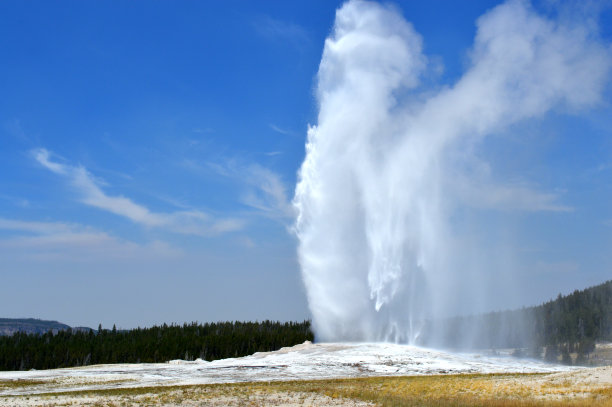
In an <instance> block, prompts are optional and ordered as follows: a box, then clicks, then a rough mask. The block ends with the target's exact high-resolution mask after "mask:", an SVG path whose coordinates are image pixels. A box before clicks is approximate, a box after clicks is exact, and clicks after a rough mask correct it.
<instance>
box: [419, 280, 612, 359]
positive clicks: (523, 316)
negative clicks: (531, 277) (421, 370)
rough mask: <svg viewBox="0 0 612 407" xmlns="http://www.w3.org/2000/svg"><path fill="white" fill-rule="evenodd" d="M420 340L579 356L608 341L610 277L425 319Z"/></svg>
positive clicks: (611, 334) (611, 325)
mask: <svg viewBox="0 0 612 407" xmlns="http://www.w3.org/2000/svg"><path fill="white" fill-rule="evenodd" d="M421 341H422V343H423V344H426V345H437V346H445V347H455V348H481V349H482V348H516V349H522V351H521V350H519V351H518V352H523V353H526V356H533V357H538V356H541V354H542V353H543V351H544V349H546V354H545V356H544V357H545V358H546V359H549V360H557V359H558V358H562V359H563V360H568V358H569V353H577V354H578V357H579V358H580V357H584V356H585V355H587V354H588V353H590V352H592V351H593V349H594V347H595V342H597V341H612V281H608V282H606V283H603V284H600V285H597V286H594V287H590V288H587V289H584V290H576V291H574V292H573V293H571V294H569V295H566V296H562V295H559V296H558V297H557V298H556V299H555V300H551V301H548V302H546V303H544V304H542V305H539V306H535V307H529V308H522V309H519V310H512V311H500V312H491V313H487V314H483V315H475V316H468V317H456V318H449V319H445V320H440V321H429V322H428V323H427V324H426V327H425V330H424V334H423V335H422V337H421Z"/></svg>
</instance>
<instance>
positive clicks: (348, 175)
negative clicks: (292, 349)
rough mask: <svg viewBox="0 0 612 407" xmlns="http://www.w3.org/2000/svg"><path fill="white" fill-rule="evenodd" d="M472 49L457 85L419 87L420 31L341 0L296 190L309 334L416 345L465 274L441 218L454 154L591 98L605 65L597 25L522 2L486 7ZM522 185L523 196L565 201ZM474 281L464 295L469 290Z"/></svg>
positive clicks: (459, 197)
mask: <svg viewBox="0 0 612 407" xmlns="http://www.w3.org/2000/svg"><path fill="white" fill-rule="evenodd" d="M469 55H470V63H469V66H468V68H467V69H466V71H465V73H464V75H463V76H462V77H461V78H460V79H459V80H458V81H457V82H456V83H455V84H454V85H453V86H450V87H448V86H447V87H442V86H440V87H432V86H431V84H429V85H427V86H425V85H423V83H424V82H427V83H429V82H430V81H429V80H428V81H425V80H423V78H431V77H432V75H431V74H430V73H429V71H431V70H432V68H431V67H430V64H429V62H428V59H427V57H426V56H425V55H424V54H423V52H422V39H421V37H420V36H419V35H418V34H417V33H416V32H415V30H414V29H413V27H412V26H411V24H410V23H408V22H407V21H406V20H405V19H404V18H403V17H402V16H401V15H400V13H399V12H398V11H397V10H396V9H395V8H393V7H392V6H386V5H380V4H377V3H371V2H366V1H349V2H347V3H346V4H344V5H343V6H342V7H341V8H340V9H339V10H338V11H337V13H336V21H335V24H334V28H333V32H332V34H331V35H330V37H329V38H328V39H327V40H326V42H325V48H324V51H323V57H322V60H321V64H320V67H319V72H318V84H317V99H318V103H319V115H318V123H317V125H316V126H312V127H311V128H310V129H309V130H308V140H307V144H306V157H305V160H304V162H303V164H302V167H301V169H300V172H299V180H298V184H297V186H296V192H295V197H294V205H295V207H296V209H297V214H298V215H297V220H296V224H295V229H296V233H297V236H298V238H299V247H298V256H299V260H300V265H301V268H302V275H303V280H304V283H305V286H306V290H307V295H308V301H309V306H310V309H311V312H312V316H313V326H314V329H315V333H316V337H317V339H318V340H321V341H347V340H348V341H394V342H408V343H411V342H414V341H415V340H416V339H417V338H418V335H419V333H420V329H421V323H422V321H423V320H424V319H426V318H431V317H435V316H436V315H440V314H441V313H443V310H444V309H446V308H448V304H449V298H452V297H453V291H454V290H455V289H453V286H455V283H457V284H458V283H459V280H460V279H462V278H465V276H462V274H461V273H462V271H461V270H460V267H459V264H464V265H465V264H466V260H465V256H466V254H465V250H464V248H460V245H459V244H458V243H457V242H458V238H457V237H456V236H457V231H456V230H454V229H453V225H452V223H451V221H450V218H451V216H452V214H453V213H454V211H456V210H457V208H458V207H460V206H461V205H467V203H466V202H465V199H464V198H465V197H464V196H463V195H465V193H464V192H465V188H458V187H457V186H456V184H459V182H458V180H460V179H463V180H465V179H469V178H470V177H469V169H466V168H468V167H469V165H467V164H466V163H465V162H463V161H461V159H457V157H461V156H462V152H464V151H469V150H470V147H471V146H474V145H476V144H477V143H480V142H482V140H483V139H484V138H486V137H494V136H495V134H499V132H501V131H503V130H504V129H507V128H508V127H509V126H511V125H514V124H516V123H519V122H521V121H525V120H529V119H534V118H538V117H541V116H543V115H544V114H546V113H547V112H549V111H551V110H553V109H562V110H563V111H569V112H571V111H575V110H581V109H586V108H589V107H592V106H594V105H595V104H597V103H598V102H600V100H601V98H602V93H603V91H604V87H605V85H606V82H607V80H608V75H609V72H610V68H611V66H612V53H611V48H610V46H609V45H606V44H603V43H602V41H601V40H599V39H598V38H597V34H596V28H595V27H593V26H592V25H590V24H582V23H580V22H567V21H566V22H563V23H562V22H560V21H556V20H553V19H551V18H549V17H545V16H542V15H539V14H538V13H537V12H536V11H535V10H534V9H533V8H532V7H531V5H530V4H529V3H528V2H526V1H509V2H507V3H504V4H502V5H499V6H497V7H496V8H494V9H492V10H490V11H489V12H488V13H487V14H485V15H484V16H482V17H481V18H480V19H479V20H478V21H477V33H476V37H475V40H474V45H473V49H472V50H471V52H470V54H469ZM493 188H494V187H493ZM498 188H501V187H498ZM475 189H478V188H475ZM462 191H463V193H462ZM515 192H516V191H515ZM518 192H519V193H517V194H516V195H517V196H523V197H524V199H525V200H526V202H527V203H525V205H528V204H529V205H537V206H539V209H541V210H563V209H564V208H563V206H561V205H558V204H556V203H555V202H554V197H551V196H550V195H546V194H542V193H538V192H537V191H529V190H524V191H518ZM538 194H539V195H538ZM500 195H504V194H500ZM472 198H473V197H472ZM513 199H518V198H513ZM519 200H520V199H519ZM481 201H482V202H480V203H479V204H481V205H486V204H487V202H488V201H487V200H486V198H484V197H483V198H482V199H481ZM519 205H520V202H519ZM464 285H465V284H464ZM472 286H473V290H474V292H473V293H467V294H466V293H465V292H463V295H477V294H478V293H477V291H478V290H479V289H480V288H479V287H478V284H473V285H472Z"/></svg>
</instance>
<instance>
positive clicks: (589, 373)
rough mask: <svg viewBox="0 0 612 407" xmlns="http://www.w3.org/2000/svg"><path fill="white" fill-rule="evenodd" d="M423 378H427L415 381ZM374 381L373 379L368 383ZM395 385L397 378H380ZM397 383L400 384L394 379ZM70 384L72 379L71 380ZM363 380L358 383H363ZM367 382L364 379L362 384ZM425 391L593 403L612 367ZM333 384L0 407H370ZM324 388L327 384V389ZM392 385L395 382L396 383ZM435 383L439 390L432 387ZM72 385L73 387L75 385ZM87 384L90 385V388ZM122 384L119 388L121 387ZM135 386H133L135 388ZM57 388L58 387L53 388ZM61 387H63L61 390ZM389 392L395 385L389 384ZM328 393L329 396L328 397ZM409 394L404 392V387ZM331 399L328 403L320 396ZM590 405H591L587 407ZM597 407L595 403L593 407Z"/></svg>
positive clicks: (436, 379) (106, 393)
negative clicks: (341, 393) (345, 395)
mask: <svg viewBox="0 0 612 407" xmlns="http://www.w3.org/2000/svg"><path fill="white" fill-rule="evenodd" d="M420 377H421V378H427V376H420ZM372 379H373V380H376V378H372ZM380 379H381V380H383V381H384V380H389V381H392V380H398V378H397V377H395V378H393V377H389V378H380ZM399 379H401V378H399ZM70 380H74V378H70ZM362 380H363V379H362ZM365 380H369V379H365ZM428 380H430V382H429V384H428V385H429V386H432V387H430V389H431V390H430V391H433V392H434V393H435V392H439V391H440V390H439V387H438V388H437V390H433V389H434V388H436V386H442V387H443V388H444V390H442V391H444V392H446V393H448V394H449V395H457V394H464V395H465V394H466V393H470V394H472V395H475V396H477V397H478V398H481V397H483V396H484V397H487V396H491V395H494V396H495V397H501V398H502V399H521V400H551V401H560V402H563V401H569V400H579V399H590V400H596V399H593V397H594V396H595V395H596V392H597V391H600V390H602V389H610V388H612V366H607V367H597V368H585V369H580V370H573V371H566V372H557V373H545V374H536V375H533V374H525V375H523V374H507V375H505V374H504V375H500V376H497V375H485V376H482V375H460V376H453V375H450V376H429V379H428ZM333 382H334V381H333V380H331V381H322V382H316V383H317V384H316V385H315V389H316V390H313V388H312V386H311V387H310V389H311V390H309V391H308V390H307V391H304V389H305V387H308V386H304V383H307V382H302V381H295V382H282V383H278V382H277V383H276V384H274V383H273V384H272V385H271V386H270V385H266V384H265V383H264V384H262V383H246V384H245V383H243V384H231V383H230V384H217V385H190V386H178V387H177V386H175V387H167V386H157V387H151V388H138V387H132V388H129V387H127V388H126V387H123V388H114V389H113V388H109V389H99V388H98V390H91V391H70V392H66V393H49V394H28V390H29V389H40V386H43V387H44V386H51V387H52V383H43V384H41V383H36V382H34V383H32V384H29V382H27V381H22V382H12V383H11V384H8V383H7V382H4V383H3V382H2V381H0V388H2V386H4V388H5V389H6V388H8V386H14V388H20V389H21V390H23V391H22V392H20V393H21V395H5V396H0V407H8V406H15V407H18V406H49V407H51V406H94V407H128V406H130V407H131V406H141V405H143V406H179V405H180V406H291V407H293V406H313V407H314V406H373V405H374V404H370V403H366V402H363V401H359V400H352V399H348V398H342V397H339V396H337V395H335V394H332V393H333V392H335V390H333ZM329 383H332V385H331V386H330V385H329ZM395 383H396V382H395ZM436 383H439V384H436ZM73 384H78V383H74V382H73ZM89 384H91V383H89ZM126 384H127V383H123V385H126ZM135 384H136V383H135ZM55 385H58V383H55ZM62 385H63V384H62ZM390 385H391V386H396V384H393V383H391V384H390ZM330 389H332V390H331V392H330ZM406 389H409V387H406ZM323 392H327V394H329V395H332V396H333V397H329V396H327V395H324V394H322V393H323ZM589 405H591V404H589ZM592 405H597V402H596V401H595V404H592Z"/></svg>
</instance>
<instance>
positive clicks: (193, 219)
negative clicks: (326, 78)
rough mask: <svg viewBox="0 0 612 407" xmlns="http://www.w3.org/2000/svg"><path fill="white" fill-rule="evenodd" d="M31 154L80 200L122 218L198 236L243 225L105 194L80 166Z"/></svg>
mask: <svg viewBox="0 0 612 407" xmlns="http://www.w3.org/2000/svg"><path fill="white" fill-rule="evenodd" d="M33 156H34V158H35V159H36V161H38V162H39V163H40V164H41V165H42V166H43V167H45V168H47V169H48V170H50V171H52V172H54V173H56V174H58V175H62V176H64V177H65V178H67V179H68V180H69V181H70V183H71V185H72V186H73V187H74V188H75V189H76V190H77V191H78V193H79V200H80V201H81V202H82V203H84V204H86V205H89V206H92V207H95V208H98V209H101V210H104V211H107V212H111V213H113V214H115V215H118V216H122V217H125V218H127V219H129V220H131V221H132V222H134V223H137V224H140V225H143V226H146V227H156V228H164V229H166V230H169V231H172V232H175V233H182V234H193V235H201V236H208V235H213V234H219V233H224V232H231V231H234V230H239V229H242V228H243V227H244V221H242V220H240V219H229V218H228V219H215V218H213V217H212V216H210V215H208V214H206V213H204V212H201V211H198V210H189V211H176V212H171V213H161V212H153V211H151V210H149V209H148V208H147V207H145V206H144V205H141V204H137V203H135V202H134V201H132V200H131V199H129V198H126V197H124V196H111V195H108V194H107V193H106V192H104V190H103V189H102V187H101V186H100V185H101V184H102V183H101V182H100V181H99V180H97V179H96V178H95V177H94V176H93V175H92V174H91V173H89V171H87V169H85V168H84V167H82V166H71V165H68V164H63V163H59V162H57V161H53V160H52V159H51V153H50V152H49V151H47V150H45V149H42V148H41V149H37V150H34V151H33Z"/></svg>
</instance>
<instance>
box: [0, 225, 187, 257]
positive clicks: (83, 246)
mask: <svg viewBox="0 0 612 407" xmlns="http://www.w3.org/2000/svg"><path fill="white" fill-rule="evenodd" d="M0 231H10V232H14V234H11V235H10V236H8V237H5V238H2V239H0V253H3V252H5V253H6V252H10V253H11V256H12V257H13V258H14V257H19V256H21V257H27V258H29V259H34V260H42V261H44V260H50V259H61V258H65V256H66V255H67V254H69V258H70V259H72V260H74V261H81V260H83V261H90V260H91V258H92V257H91V256H97V257H105V258H130V257H131V258H136V259H138V258H142V257H143V256H147V257H151V256H153V257H168V256H171V257H174V256H179V255H181V251H180V250H179V249H176V248H174V247H172V246H170V245H169V244H167V243H165V242H162V241H158V240H156V241H152V242H149V243H146V244H138V243H134V242H130V241H126V240H123V239H118V238H116V237H114V236H112V235H109V234H107V233H105V232H102V231H99V230H95V229H93V228H91V227H86V226H83V225H78V224H73V223H63V222H37V221H23V220H15V219H5V218H0Z"/></svg>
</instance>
